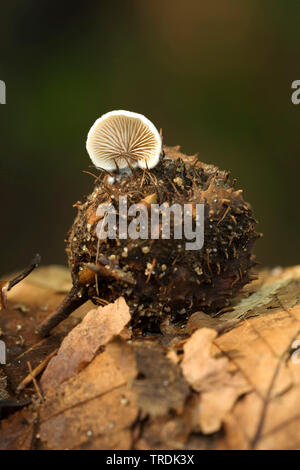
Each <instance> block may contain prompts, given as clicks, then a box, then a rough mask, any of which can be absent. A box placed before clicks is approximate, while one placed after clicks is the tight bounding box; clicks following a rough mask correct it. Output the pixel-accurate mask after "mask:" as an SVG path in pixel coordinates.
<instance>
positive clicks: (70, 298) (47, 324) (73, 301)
mask: <svg viewBox="0 0 300 470" xmlns="http://www.w3.org/2000/svg"><path fill="white" fill-rule="evenodd" d="M87 300H88V294H87V291H86V292H83V293H82V296H81V297H78V288H77V287H76V286H73V287H72V289H71V290H70V292H69V293H68V294H67V296H66V297H65V298H64V300H63V301H62V303H61V304H60V305H59V306H58V307H57V309H56V310H55V312H53V313H51V314H50V315H49V316H48V317H47V318H46V319H45V320H44V321H43V322H42V323H41V324H40V325H39V326H38V332H39V334H40V335H41V336H43V337H44V336H47V335H48V334H49V333H50V331H51V330H52V329H53V328H54V327H55V326H57V325H58V324H59V323H60V322H62V321H63V320H65V319H66V318H67V317H68V316H69V315H70V314H71V313H72V312H74V310H76V309H77V308H78V307H80V306H81V305H83V304H84V303H85V302H86V301H87Z"/></svg>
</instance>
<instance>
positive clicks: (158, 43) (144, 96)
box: [0, 0, 300, 272]
mask: <svg viewBox="0 0 300 470" xmlns="http://www.w3.org/2000/svg"><path fill="white" fill-rule="evenodd" d="M299 14H300V4H299V2H298V1H296V0H290V1H289V2H283V1H282V0H273V1H272V2H269V1H267V0H244V1H243V2H240V1H236V0H218V1H211V2H204V1H200V0H186V1H185V2H182V0H172V1H171V0H164V1H163V2H161V1H159V0H151V1H150V0H149V1H140V0H127V1H117V0H110V1H108V0H107V1H99V0H98V1H94V0H90V1H89V2H74V1H70V0H68V1H65V2H57V1H50V0H39V2H37V1H34V0H27V1H26V2H24V1H15V0H12V1H10V2H6V3H5V4H3V5H1V32H0V57H1V60H0V67H1V68H0V78H1V79H2V80H5V82H6V85H7V104H6V105H5V106H3V105H2V106H1V107H0V125H1V134H0V135H1V147H0V152H1V159H0V174H1V185H0V197H1V209H2V219H1V220H2V226H1V235H0V240H1V271H2V272H4V271H7V270H14V269H16V268H18V267H21V266H22V265H25V264H26V263H27V262H28V260H29V259H30V257H31V256H32V254H33V253H34V252H36V251H39V252H40V253H41V255H42V257H43V261H44V263H46V264H49V263H63V262H65V260H66V257H65V254H64V243H63V240H64V237H65V234H66V232H67V230H68V228H69V226H70V225H71V223H72V220H73V217H74V215H75V209H72V204H73V203H74V202H76V201H77V200H78V199H79V200H81V199H82V198H83V197H84V195H85V194H87V193H89V192H90V191H91V189H92V183H93V179H92V178H91V177H90V176H88V175H86V174H84V173H82V170H88V169H89V168H90V162H89V158H88V155H87V153H86V150H85V139H86V135H87V132H88V129H89V127H90V126H91V124H92V123H93V122H94V120H95V119H96V118H97V117H99V116H100V115H101V114H103V113H104V112H107V111H109V110H112V109H128V110H132V111H136V112H141V113H143V114H145V115H146V116H147V117H149V118H150V119H151V120H152V121H153V122H154V123H155V125H156V126H157V127H158V128H160V127H161V128H162V129H163V135H164V139H165V142H166V143H167V144H168V145H175V144H180V145H181V146H182V149H183V151H185V152H186V153H195V152H199V154H200V157H201V159H202V160H203V161H206V162H209V163H214V164H217V165H219V166H220V167H221V168H224V169H230V170H231V171H232V176H233V177H237V178H238V183H237V186H238V187H241V188H243V189H244V193H245V198H246V200H248V201H250V202H251V204H252V206H253V207H254V210H255V213H256V216H257V218H258V219H259V221H260V225H259V230H260V231H262V232H264V238H263V240H261V241H259V242H258V246H257V254H258V258H259V260H260V261H261V263H262V264H264V265H266V264H267V265H270V266H274V265H278V264H280V265H288V264H295V263H299V262H300V259H299V255H298V239H299V232H300V218H299V216H298V202H299V195H298V186H299V183H298V173H299V169H300V163H299V151H300V133H299V113H300V105H299V106H295V105H293V104H292V103H291V83H292V81H293V80H295V79H300V61H299V52H300V46H299V39H300V31H299Z"/></svg>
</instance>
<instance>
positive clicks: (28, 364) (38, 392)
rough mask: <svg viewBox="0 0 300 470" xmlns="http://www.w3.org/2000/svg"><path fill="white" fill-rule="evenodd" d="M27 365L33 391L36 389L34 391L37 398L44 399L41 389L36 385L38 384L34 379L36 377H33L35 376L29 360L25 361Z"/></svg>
mask: <svg viewBox="0 0 300 470" xmlns="http://www.w3.org/2000/svg"><path fill="white" fill-rule="evenodd" d="M27 366H28V369H29V375H30V376H31V379H32V381H33V385H34V388H35V391H36V393H37V395H38V397H39V399H40V400H41V401H44V399H43V396H42V394H41V391H40V388H39V386H38V384H37V381H36V379H35V377H34V375H33V372H32V367H31V364H30V362H29V361H28V362H27Z"/></svg>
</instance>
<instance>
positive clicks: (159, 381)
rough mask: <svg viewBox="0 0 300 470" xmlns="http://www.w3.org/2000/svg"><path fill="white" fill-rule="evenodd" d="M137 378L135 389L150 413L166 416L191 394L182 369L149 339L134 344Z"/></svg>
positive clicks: (143, 405)
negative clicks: (148, 340)
mask: <svg viewBox="0 0 300 470" xmlns="http://www.w3.org/2000/svg"><path fill="white" fill-rule="evenodd" d="M135 351H136V358H137V369H138V372H139V375H138V378H137V380H135V381H134V382H133V385H132V388H133V390H134V391H135V392H136V394H137V403H138V404H139V406H140V408H141V409H142V410H143V411H144V412H145V413H147V414H148V413H149V414H150V415H151V416H162V415H165V414H166V413H167V412H168V411H169V410H170V409H173V410H180V409H181V408H182V407H183V405H184V402H185V399H186V397H187V396H188V394H189V387H188V384H187V383H186V381H185V380H184V378H183V377H182V375H181V371H180V368H179V367H178V366H177V365H175V364H174V363H173V362H171V361H170V360H169V359H168V358H166V356H165V355H164V354H163V353H162V351H161V349H160V348H159V347H158V346H157V345H155V344H152V343H150V342H146V341H143V342H141V343H138V344H137V345H136V346H135Z"/></svg>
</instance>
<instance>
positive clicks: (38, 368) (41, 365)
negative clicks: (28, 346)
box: [17, 348, 58, 392]
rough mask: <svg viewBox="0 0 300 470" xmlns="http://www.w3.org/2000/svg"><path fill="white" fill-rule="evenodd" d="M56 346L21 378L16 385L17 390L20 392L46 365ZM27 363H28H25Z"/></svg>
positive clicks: (53, 354)
mask: <svg viewBox="0 0 300 470" xmlns="http://www.w3.org/2000/svg"><path fill="white" fill-rule="evenodd" d="M57 351H58V348H57V349H55V350H54V351H52V353H50V354H49V355H48V356H47V357H46V358H45V359H44V360H43V361H42V362H41V363H40V364H39V365H38V366H37V367H36V368H35V369H33V370H31V372H30V373H29V374H28V375H27V376H26V377H25V379H23V380H22V382H21V383H20V384H19V385H18V387H17V391H18V392H20V391H21V390H23V389H24V388H25V387H26V386H27V385H28V384H29V383H30V382H32V381H33V379H34V378H35V377H37V376H38V375H39V374H40V373H41V372H42V371H43V370H44V369H45V367H46V365H47V364H48V362H49V361H50V359H52V357H53V356H55V354H56V353H57ZM27 364H28V363H27Z"/></svg>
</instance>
